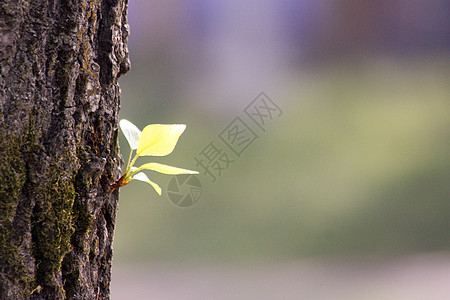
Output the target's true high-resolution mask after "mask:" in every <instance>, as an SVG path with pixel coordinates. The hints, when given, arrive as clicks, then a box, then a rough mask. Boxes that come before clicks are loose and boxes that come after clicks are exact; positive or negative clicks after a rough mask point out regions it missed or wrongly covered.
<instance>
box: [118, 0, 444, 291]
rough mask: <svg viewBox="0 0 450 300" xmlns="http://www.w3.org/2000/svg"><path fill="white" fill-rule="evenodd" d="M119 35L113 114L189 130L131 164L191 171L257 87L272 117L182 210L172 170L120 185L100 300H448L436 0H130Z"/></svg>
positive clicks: (439, 2)
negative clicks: (124, 67) (171, 191)
mask: <svg viewBox="0 0 450 300" xmlns="http://www.w3.org/2000/svg"><path fill="white" fill-rule="evenodd" d="M129 24H130V27H131V35H130V36H129V50H130V57H131V62H132V69H131V71H130V72H129V73H128V74H127V75H126V76H124V77H123V78H121V81H120V85H121V89H122V97H121V112H120V116H121V118H125V119H128V120H130V121H132V122H133V123H134V124H136V125H137V126H138V127H139V128H141V129H142V128H143V127H144V126H145V125H147V124H150V123H184V124H187V125H188V126H187V130H186V132H185V133H184V134H183V136H182V137H181V139H180V141H179V143H178V145H177V147H176V149H175V151H174V152H173V153H172V154H170V155H169V156H167V157H157V158H140V159H139V160H138V164H139V163H143V162H149V161H156V162H160V163H167V164H170V165H174V166H179V167H183V168H188V169H196V170H199V171H201V168H199V167H198V166H196V161H195V160H194V157H195V156H198V154H199V152H201V151H202V149H203V148H204V147H205V146H206V145H208V143H209V142H211V141H220V140H218V135H219V134H220V133H221V131H222V130H223V129H224V128H225V127H226V126H227V125H228V124H229V123H230V122H231V121H232V120H233V119H234V118H235V117H237V116H243V111H244V109H245V107H246V106H247V105H248V104H249V103H250V102H251V101H252V100H253V99H254V98H255V97H256V96H257V95H258V94H259V93H260V92H262V91H264V92H265V93H266V94H267V95H268V96H269V97H270V98H271V99H272V100H273V101H274V102H275V103H276V104H277V105H278V106H279V107H280V108H281V109H282V110H283V114H282V115H281V116H280V117H278V118H274V119H273V120H271V121H270V123H269V124H267V127H266V130H265V131H264V132H263V131H258V128H256V129H255V131H256V133H257V134H258V135H259V138H258V139H257V140H256V141H255V142H254V143H252V144H251V145H250V146H249V147H248V148H247V149H246V150H245V152H243V154H242V155H241V157H236V156H234V157H233V156H232V152H230V151H228V152H230V156H231V157H232V158H234V159H235V162H234V163H233V164H231V165H230V168H229V169H228V170H227V171H225V172H223V173H222V175H221V176H220V177H218V178H217V180H216V182H214V183H212V182H211V180H210V179H209V177H207V176H204V175H203V174H201V175H198V178H199V179H200V181H201V183H202V187H203V193H202V195H201V198H200V200H199V201H198V203H197V204H196V205H195V206H193V207H191V208H185V209H180V208H177V207H175V206H174V205H173V204H171V202H170V201H169V199H168V197H167V194H166V193H165V192H166V191H167V184H168V182H169V180H170V179H171V178H172V177H171V176H169V175H159V174H151V173H148V175H149V177H150V178H151V179H153V180H154V181H156V182H157V183H159V184H160V186H161V187H162V188H163V196H162V197H159V196H158V195H157V194H156V193H155V192H154V191H153V190H152V189H151V187H150V186H147V185H146V184H145V183H140V182H133V183H132V184H130V185H128V186H125V187H123V188H121V191H120V205H119V212H118V220H117V225H116V234H115V241H114V267H113V282H112V298H113V299H275V298H277V296H281V298H284V299H303V298H304V299H308V298H309V299H312V298H314V299H363V298H364V299H368V298H369V297H368V296H370V297H373V299H381V298H383V299H426V298H427V299H431V298H433V299H440V297H442V299H449V298H447V297H446V296H449V295H450V288H448V287H447V286H446V284H445V282H447V283H448V282H450V271H449V270H450V256H449V250H450V201H449V195H450V193H449V182H450V160H449V137H450V118H449V113H450V103H449V99H450V84H449V83H450V82H449V74H450V73H449V70H450V68H449V67H450V57H449V50H450V47H449V46H450V39H449V33H450V30H449V29H450V6H449V4H448V1H446V0H431V1H422V0H363V1H361V0H358V1H356V0H336V1H324V0H297V1H295V0H281V1H279V0H258V1H256V0H248V1H238V0H229V1H225V0H210V1H207V0H185V1H180V0H170V1H166V0H151V1H144V0H132V1H130V3H129ZM249 125H251V124H249ZM217 144H218V145H220V143H219V142H217ZM120 145H121V152H122V155H123V156H124V157H127V155H128V151H129V150H128V145H127V142H126V140H125V139H124V138H123V136H121V137H120ZM222 146H223V144H222ZM223 148H224V150H226V149H225V146H223ZM421 292H422V293H421ZM428 296H431V298H430V297H428ZM124 297H126V298H124ZM380 297H381V298H380ZM414 297H416V298H414ZM422 297H423V298H422Z"/></svg>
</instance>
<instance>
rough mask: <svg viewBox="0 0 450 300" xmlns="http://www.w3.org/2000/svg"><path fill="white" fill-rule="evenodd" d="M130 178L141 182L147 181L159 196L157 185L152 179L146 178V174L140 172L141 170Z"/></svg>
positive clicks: (159, 189) (159, 190) (159, 191)
mask: <svg viewBox="0 0 450 300" xmlns="http://www.w3.org/2000/svg"><path fill="white" fill-rule="evenodd" d="M132 178H133V179H137V180H140V181H143V182H147V183H148V184H150V185H151V186H152V187H153V188H154V189H155V191H156V192H157V193H158V195H160V196H161V188H160V187H159V185H157V184H156V183H154V182H153V181H151V180H150V179H148V177H147V175H145V174H144V173H142V172H141V173H137V174H136V175H134V176H133V177H132Z"/></svg>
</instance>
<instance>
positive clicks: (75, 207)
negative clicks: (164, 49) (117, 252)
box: [0, 0, 129, 299]
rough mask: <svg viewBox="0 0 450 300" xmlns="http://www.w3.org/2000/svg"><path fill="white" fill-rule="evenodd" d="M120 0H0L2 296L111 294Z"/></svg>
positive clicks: (122, 25) (122, 23)
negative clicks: (112, 189) (111, 184)
mask: <svg viewBox="0 0 450 300" xmlns="http://www.w3.org/2000/svg"><path fill="white" fill-rule="evenodd" d="M127 2H128V1H127V0H79V1H75V0H35V1H25V0H2V1H0V75H1V77H0V123H1V124H0V299H64V298H68V299H108V298H109V294H110V292H109V283H110V279H111V261H112V241H113V234H114V225H115V219H116V210H117V203H118V192H117V191H114V192H112V193H111V192H110V190H109V189H108V187H109V184H110V183H111V182H113V181H114V179H117V178H118V177H120V174H119V173H120V164H121V158H120V156H119V153H118V143H117V136H118V111H119V93H120V89H119V86H118V83H117V81H118V78H119V76H120V75H122V74H124V73H126V72H127V71H128V70H129V60H128V50H127V46H126V41H127V36H128V25H127V18H126V16H127V15H126V12H127Z"/></svg>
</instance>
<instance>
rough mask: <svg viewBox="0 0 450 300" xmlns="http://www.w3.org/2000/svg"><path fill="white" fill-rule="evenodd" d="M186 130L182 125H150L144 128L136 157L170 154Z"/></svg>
mask: <svg viewBox="0 0 450 300" xmlns="http://www.w3.org/2000/svg"><path fill="white" fill-rule="evenodd" d="M185 129H186V125H184V124H173V125H168V124H152V125H148V126H146V127H145V128H144V130H143V131H142V134H141V138H140V139H139V146H138V148H137V156H144V155H151V156H164V155H168V154H170V153H171V152H172V151H173V149H174V148H175V145H176V144H177V142H178V139H179V138H180V136H181V134H182V133H183V132H184V130H185Z"/></svg>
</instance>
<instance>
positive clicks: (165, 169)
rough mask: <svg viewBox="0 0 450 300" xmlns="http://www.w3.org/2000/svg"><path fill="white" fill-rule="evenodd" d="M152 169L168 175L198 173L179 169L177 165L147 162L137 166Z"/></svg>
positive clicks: (140, 168) (142, 168)
mask: <svg viewBox="0 0 450 300" xmlns="http://www.w3.org/2000/svg"><path fill="white" fill-rule="evenodd" d="M144 169H145V170H153V171H156V172H159V173H163V174H169V175H179V174H198V172H197V171H191V170H186V169H181V168H177V167H172V166H168V165H163V164H159V163H148V164H143V165H142V166H140V167H139V170H144Z"/></svg>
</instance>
